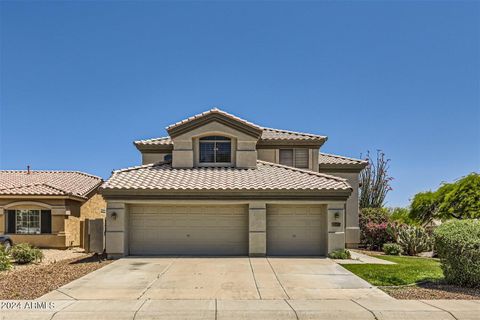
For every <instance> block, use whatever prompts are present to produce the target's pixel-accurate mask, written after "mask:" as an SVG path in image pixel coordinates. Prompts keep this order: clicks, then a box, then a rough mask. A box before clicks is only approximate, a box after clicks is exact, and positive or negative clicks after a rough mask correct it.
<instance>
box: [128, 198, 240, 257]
mask: <svg viewBox="0 0 480 320" xmlns="http://www.w3.org/2000/svg"><path fill="white" fill-rule="evenodd" d="M129 213H130V224H129V228H130V230H129V234H130V238H129V247H130V255H247V254H248V207H247V206H246V205H228V206H225V205H223V206H200V205H198V206H141V205H135V206H131V207H130V208H129Z"/></svg>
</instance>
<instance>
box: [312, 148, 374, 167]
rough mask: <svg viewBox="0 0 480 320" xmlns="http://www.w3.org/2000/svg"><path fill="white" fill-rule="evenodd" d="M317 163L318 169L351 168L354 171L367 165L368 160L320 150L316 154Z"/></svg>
mask: <svg viewBox="0 0 480 320" xmlns="http://www.w3.org/2000/svg"><path fill="white" fill-rule="evenodd" d="M318 164H319V168H320V171H322V170H323V169H326V170H335V169H338V170H343V169H345V170H348V169H353V170H354V171H361V170H362V169H364V168H365V167H366V166H367V165H368V161H366V160H361V159H355V158H349V157H344V156H339V155H335V154H328V153H323V152H320V153H319V155H318Z"/></svg>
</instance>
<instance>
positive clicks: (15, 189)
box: [0, 170, 103, 199]
mask: <svg viewBox="0 0 480 320" xmlns="http://www.w3.org/2000/svg"><path fill="white" fill-rule="evenodd" d="M102 181H103V180H102V179H101V178H99V177H96V176H92V175H89V174H86V173H83V172H78V171H37V170H31V171H30V173H28V172H27V171H25V170H0V196H27V195H30V196H64V197H75V198H80V199H87V196H88V194H89V193H90V192H92V191H93V190H94V189H95V188H97V187H98V186H99V185H100V184H101V183H102Z"/></svg>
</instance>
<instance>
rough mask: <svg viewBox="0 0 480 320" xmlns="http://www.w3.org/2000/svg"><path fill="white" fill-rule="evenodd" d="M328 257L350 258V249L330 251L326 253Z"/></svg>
mask: <svg viewBox="0 0 480 320" xmlns="http://www.w3.org/2000/svg"><path fill="white" fill-rule="evenodd" d="M328 257H329V258H330V259H350V258H351V257H352V256H351V254H350V251H348V250H346V249H338V250H334V251H332V252H330V253H329V254H328Z"/></svg>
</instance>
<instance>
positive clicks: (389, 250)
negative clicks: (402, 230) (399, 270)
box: [383, 243, 403, 256]
mask: <svg viewBox="0 0 480 320" xmlns="http://www.w3.org/2000/svg"><path fill="white" fill-rule="evenodd" d="M383 252H385V254H388V255H390V256H399V255H401V254H402V252H403V249H402V246H401V245H399V244H398V243H385V244H384V245H383Z"/></svg>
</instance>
